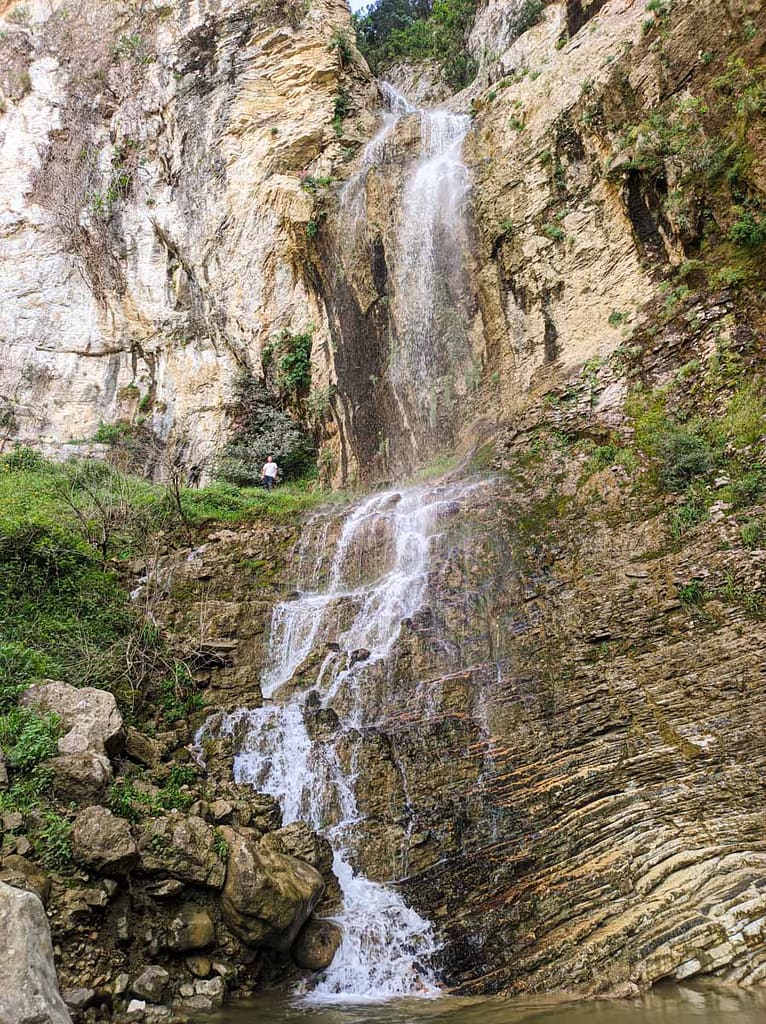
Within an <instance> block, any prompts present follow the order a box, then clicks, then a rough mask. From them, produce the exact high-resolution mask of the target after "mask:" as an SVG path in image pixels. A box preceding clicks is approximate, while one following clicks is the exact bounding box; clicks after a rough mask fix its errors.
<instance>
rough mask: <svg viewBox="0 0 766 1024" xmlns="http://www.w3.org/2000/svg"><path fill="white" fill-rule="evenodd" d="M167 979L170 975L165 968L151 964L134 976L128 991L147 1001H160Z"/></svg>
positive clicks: (168, 979)
mask: <svg viewBox="0 0 766 1024" xmlns="http://www.w3.org/2000/svg"><path fill="white" fill-rule="evenodd" d="M169 981H170V975H169V974H168V972H167V971H166V970H165V968H164V967H158V966H157V965H156V964H152V966H151V967H147V968H146V970H145V971H143V972H142V973H141V974H140V975H139V976H138V977H137V978H136V980H135V981H134V982H133V984H132V985H131V986H130V991H131V992H132V993H133V995H134V996H138V998H139V999H145V1000H146V1001H147V1002H148V1003H161V1002H162V997H163V996H164V995H165V989H166V988H167V987H168V982H169Z"/></svg>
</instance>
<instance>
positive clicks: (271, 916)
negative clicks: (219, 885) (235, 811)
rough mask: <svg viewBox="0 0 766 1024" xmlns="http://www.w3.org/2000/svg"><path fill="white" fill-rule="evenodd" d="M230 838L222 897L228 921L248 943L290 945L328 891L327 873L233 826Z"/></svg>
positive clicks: (282, 949)
mask: <svg viewBox="0 0 766 1024" xmlns="http://www.w3.org/2000/svg"><path fill="white" fill-rule="evenodd" d="M227 839H228V840H229V843H230V852H229V866H228V871H227V875H226V885H225V886H224V890H223V901H222V902H223V913H224V918H225V919H226V922H227V924H228V925H229V927H230V928H231V930H232V931H233V932H234V934H235V935H236V936H237V937H238V938H240V939H241V940H242V942H244V943H245V944H246V945H248V946H270V947H271V948H272V949H276V950H280V951H284V950H287V949H289V948H290V946H291V945H292V943H293V941H294V939H295V937H296V935H297V934H298V932H299V931H300V929H301V927H302V926H303V924H304V923H305V921H306V920H307V918H308V916H309V914H310V913H311V911H312V910H313V909H314V907H315V906H316V903H317V901H318V900H319V898H320V897H321V895H322V893H323V892H324V882H323V881H322V876H321V875H320V874H319V872H318V871H316V870H315V869H314V868H312V867H311V866H310V865H309V864H305V863H304V862H303V861H300V860H297V859H296V858H295V857H290V856H288V855H285V854H282V853H278V852H277V851H275V850H273V849H270V848H269V847H268V846H266V845H263V844H260V843H257V842H255V841H254V840H253V839H251V838H249V837H244V836H241V835H237V834H236V833H234V832H229V831H227Z"/></svg>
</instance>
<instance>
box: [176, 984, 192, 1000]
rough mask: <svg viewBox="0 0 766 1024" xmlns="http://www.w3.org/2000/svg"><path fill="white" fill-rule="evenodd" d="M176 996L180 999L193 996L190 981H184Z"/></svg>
mask: <svg viewBox="0 0 766 1024" xmlns="http://www.w3.org/2000/svg"><path fill="white" fill-rule="evenodd" d="M178 994H179V995H180V996H181V998H182V999H189V998H191V996H193V995H194V985H192V983H191V982H190V981H185V982H184V983H183V985H182V986H181V987H180V988H179V990H178Z"/></svg>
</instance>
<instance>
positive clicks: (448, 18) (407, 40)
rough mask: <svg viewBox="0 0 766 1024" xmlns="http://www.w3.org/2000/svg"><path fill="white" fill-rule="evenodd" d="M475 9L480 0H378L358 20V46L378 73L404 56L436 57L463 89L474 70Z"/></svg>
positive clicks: (452, 81)
mask: <svg viewBox="0 0 766 1024" xmlns="http://www.w3.org/2000/svg"><path fill="white" fill-rule="evenodd" d="M475 12H476V0H380V2H379V3H378V4H375V5H370V6H369V7H367V8H366V9H365V10H364V11H362V12H361V13H360V14H358V15H357V16H356V18H355V24H356V31H357V40H358V43H359V48H360V50H361V51H362V53H363V54H364V55H365V57H366V58H367V61H368V63H369V64H370V67H371V68H372V69H373V71H375V72H376V73H377V72H379V71H382V70H384V69H385V67H386V66H387V65H390V64H391V63H393V62H394V61H396V60H397V59H400V58H403V59H409V60H436V61H438V62H439V63H440V64H441V65H442V67H443V69H444V77H445V79H446V81H447V82H448V83H449V85H451V86H452V88H453V89H462V88H463V87H464V86H466V85H468V83H469V82H470V81H471V79H472V78H473V76H474V75H475V73H476V63H475V61H474V60H473V59H472V58H471V57H470V56H469V54H468V52H467V50H466V37H467V35H468V31H469V29H470V27H471V25H472V23H473V18H474V14H475Z"/></svg>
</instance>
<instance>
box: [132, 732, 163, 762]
mask: <svg viewBox="0 0 766 1024" xmlns="http://www.w3.org/2000/svg"><path fill="white" fill-rule="evenodd" d="M125 753H126V754H127V756H128V757H129V758H130V760H131V761H135V762H136V763H137V764H142V765H144V766H145V767H147V768H153V767H154V766H155V765H157V764H159V761H160V758H161V756H162V747H161V745H160V744H159V743H158V742H157V740H153V739H151V737H149V736H144V734H143V733H141V732H139V731H138V729H134V728H133V727H132V726H129V727H128V730H127V732H126V733H125Z"/></svg>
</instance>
